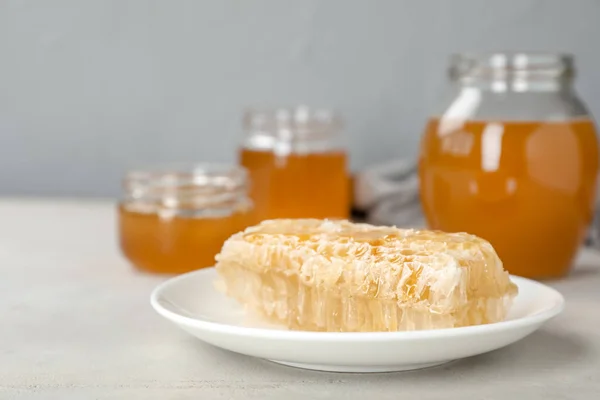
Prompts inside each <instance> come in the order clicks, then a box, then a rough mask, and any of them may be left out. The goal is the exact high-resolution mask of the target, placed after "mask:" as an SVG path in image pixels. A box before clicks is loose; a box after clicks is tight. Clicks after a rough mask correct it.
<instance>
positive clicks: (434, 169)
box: [419, 53, 598, 279]
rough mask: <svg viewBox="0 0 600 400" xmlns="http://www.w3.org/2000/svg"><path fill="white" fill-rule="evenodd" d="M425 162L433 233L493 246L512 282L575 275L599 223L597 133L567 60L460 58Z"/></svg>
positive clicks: (427, 139) (433, 120) (429, 134)
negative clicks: (457, 234)
mask: <svg viewBox="0 0 600 400" xmlns="http://www.w3.org/2000/svg"><path fill="white" fill-rule="evenodd" d="M450 64H451V65H450V69H449V72H450V73H449V82H448V83H449V84H448V87H447V88H448V89H449V90H448V91H447V93H448V94H449V96H447V97H446V98H445V99H444V101H443V104H442V105H441V107H440V108H439V109H438V110H437V111H436V112H434V113H432V115H431V117H430V119H429V121H428V123H427V126H426V129H425V133H424V136H423V141H422V144H421V155H420V161H419V174H420V186H421V200H422V203H423V210H424V213H425V216H426V218H427V222H428V224H429V226H430V227H431V228H434V229H441V230H445V231H451V232H452V231H466V232H469V233H472V234H475V235H478V236H480V237H482V238H484V239H487V240H488V241H490V243H491V244H492V245H493V246H494V248H495V249H496V251H497V252H498V255H499V256H500V258H501V259H502V261H503V263H504V266H505V268H506V269H507V270H508V271H509V272H510V273H512V274H515V275H521V276H526V277H531V278H537V279H542V278H554V277H560V276H563V275H564V274H566V273H567V272H568V270H569V268H570V266H571V264H572V261H573V259H574V257H575V254H576V253H577V250H578V248H579V246H580V245H581V244H582V241H583V239H584V237H585V235H586V232H587V229H588V226H589V224H590V221H591V220H592V216H593V214H594V199H595V194H596V180H597V176H598V141H597V138H596V127H595V124H594V121H593V120H592V118H591V116H590V115H589V114H588V112H587V110H586V107H585V106H584V104H583V102H582V101H581V100H580V99H579V97H578V95H577V93H576V92H575V89H574V87H573V80H574V67H573V64H574V61H573V58H572V57H571V56H569V55H565V54H552V53H494V54H474V55H473V54H460V55H455V56H453V57H452V59H451V63H450Z"/></svg>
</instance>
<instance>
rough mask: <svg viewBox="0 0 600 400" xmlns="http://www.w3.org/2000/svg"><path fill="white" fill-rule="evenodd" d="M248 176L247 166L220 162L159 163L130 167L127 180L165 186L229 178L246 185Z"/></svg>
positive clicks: (125, 177)
mask: <svg viewBox="0 0 600 400" xmlns="http://www.w3.org/2000/svg"><path fill="white" fill-rule="evenodd" d="M247 177H248V171H247V170H246V168H244V167H242V166H240V165H234V164H227V163H219V162H196V163H158V164H153V165H147V166H138V167H134V168H131V169H129V170H128V171H127V172H126V173H125V176H124V180H125V182H132V181H136V182H141V181H145V182H153V183H160V184H164V185H165V186H178V185H185V184H200V183H202V182H206V183H210V181H211V180H213V181H214V180H218V179H221V178H226V179H228V180H229V181H230V182H231V183H233V184H238V185H240V186H241V185H244V184H245V183H246V180H247Z"/></svg>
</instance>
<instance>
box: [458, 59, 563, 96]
mask: <svg viewBox="0 0 600 400" xmlns="http://www.w3.org/2000/svg"><path fill="white" fill-rule="evenodd" d="M448 75H449V77H450V80H451V81H453V82H456V83H457V84H459V85H460V86H463V87H472V88H477V89H480V90H486V91H491V92H498V93H502V92H515V93H525V92H559V91H569V90H570V89H571V86H572V81H573V78H574V75H575V72H574V67H573V58H572V56H570V55H568V54H556V53H491V54H454V55H452V56H451V59H450V68H449V70H448Z"/></svg>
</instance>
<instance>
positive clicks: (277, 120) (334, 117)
mask: <svg viewBox="0 0 600 400" xmlns="http://www.w3.org/2000/svg"><path fill="white" fill-rule="evenodd" d="M242 125H243V127H244V128H245V129H248V130H260V131H273V132H276V131H279V130H282V129H288V130H292V131H299V132H301V131H321V130H338V129H341V128H342V125H343V122H342V118H341V116H340V114H339V113H338V112H337V111H335V110H333V109H328V108H320V107H309V106H307V105H303V104H299V105H295V106H281V107H272V108H269V107H264V108H260V107H247V108H245V110H244V113H243V118H242Z"/></svg>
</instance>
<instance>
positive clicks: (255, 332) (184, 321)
mask: <svg viewBox="0 0 600 400" xmlns="http://www.w3.org/2000/svg"><path fill="white" fill-rule="evenodd" d="M211 271H215V272H216V269H215V267H214V266H212V267H207V268H202V269H198V270H195V271H191V272H187V273H184V274H181V275H177V276H175V277H171V278H169V279H167V280H165V281H163V282H161V283H160V284H158V285H157V286H156V287H155V288H154V289H153V290H152V293H151V295H150V304H151V306H152V308H153V309H154V310H155V311H156V312H157V313H158V314H160V315H161V316H163V317H164V318H166V319H168V320H171V321H172V322H175V323H177V324H179V325H185V326H190V327H194V328H197V329H201V330H209V331H212V332H217V333H223V334H229V335H235V336H243V337H262V338H267V339H278V340H290V341H297V340H303V341H328V342H340V341H342V342H348V341H350V342H373V341H389V340H395V341H403V340H416V339H417V340H425V339H439V338H444V337H445V338H448V337H464V336H471V335H479V334H489V333H496V332H503V331H507V330H512V329H517V328H522V327H526V326H533V325H539V324H542V323H544V322H546V321H548V320H550V319H552V318H554V317H556V316H557V315H559V314H560V313H562V311H563V310H564V309H565V298H564V296H563V295H562V294H561V293H560V292H559V291H558V290H556V289H555V288H553V287H550V286H548V285H545V284H543V283H541V282H538V281H535V280H533V279H529V278H524V277H520V276H516V275H510V279H511V280H512V281H513V282H514V283H518V282H519V281H520V282H523V283H527V284H532V285H534V286H538V287H540V288H542V289H543V290H547V291H549V292H550V293H552V295H553V296H554V297H555V298H556V299H555V304H554V305H552V306H551V307H550V308H548V309H546V310H543V311H540V312H537V313H535V314H533V315H530V316H526V317H520V318H517V319H512V320H507V321H500V322H494V323H491V324H484V325H473V326H464V327H458V328H442V329H424V330H418V331H395V332H314V331H294V330H285V329H272V328H258V327H248V326H239V325H231V324H226V323H219V322H212V321H206V320H201V319H197V318H192V317H188V316H184V315H181V314H178V313H176V312H173V311H171V310H168V309H167V308H165V307H163V306H162V305H161V304H160V301H159V298H160V295H161V293H162V292H163V291H164V290H166V289H167V288H168V287H169V286H172V285H175V284H177V283H178V281H182V280H186V279H189V278H190V277H191V276H195V275H202V274H207V273H210V272H211Z"/></svg>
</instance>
